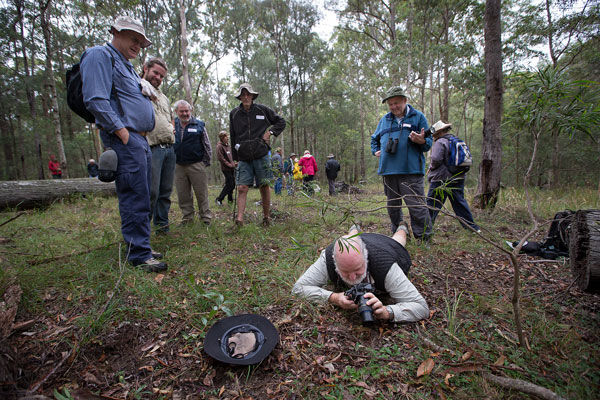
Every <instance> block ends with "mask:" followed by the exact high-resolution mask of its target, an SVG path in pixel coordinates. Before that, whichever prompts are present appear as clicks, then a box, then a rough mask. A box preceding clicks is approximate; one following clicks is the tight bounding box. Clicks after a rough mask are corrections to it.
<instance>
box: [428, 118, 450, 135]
mask: <svg viewBox="0 0 600 400" xmlns="http://www.w3.org/2000/svg"><path fill="white" fill-rule="evenodd" d="M451 127H452V124H447V123H445V122H443V121H441V120H440V121H438V122H436V123H435V124H433V126H432V128H433V129H432V130H433V131H434V132H436V133H437V132H439V131H443V130H444V129H448V128H451Z"/></svg>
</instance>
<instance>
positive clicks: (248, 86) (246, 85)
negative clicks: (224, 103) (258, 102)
mask: <svg viewBox="0 0 600 400" xmlns="http://www.w3.org/2000/svg"><path fill="white" fill-rule="evenodd" d="M244 89H246V90H247V91H248V93H250V94H251V95H253V96H254V98H255V99H256V98H257V97H258V92H256V91H254V89H252V86H251V85H250V84H249V83H242V84H241V85H240V87H239V88H238V91H237V94H236V95H235V98H236V99H238V100H239V99H240V96H241V95H242V90H244Z"/></svg>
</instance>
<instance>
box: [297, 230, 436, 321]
mask: <svg viewBox="0 0 600 400" xmlns="http://www.w3.org/2000/svg"><path fill="white" fill-rule="evenodd" d="M407 233H408V227H407V226H406V223H405V222H402V223H401V224H400V226H399V227H398V230H397V231H396V233H394V236H392V237H389V236H384V235H379V234H375V233H362V234H361V233H360V228H359V227H357V226H356V225H353V226H352V228H351V229H350V232H348V235H345V236H342V237H341V238H339V239H337V240H336V241H335V242H333V243H332V244H331V245H329V246H328V247H327V248H326V249H325V250H323V251H322V252H321V255H320V257H319V258H318V259H317V261H315V263H314V264H313V265H311V266H310V267H309V268H308V269H307V270H306V271H305V272H304V274H303V275H302V276H301V277H300V278H299V279H298V280H297V281H296V283H295V284H294V287H293V288H292V294H295V295H298V296H302V297H305V298H307V299H308V300H311V301H315V302H318V303H331V304H334V305H336V306H338V307H340V308H343V309H346V310H356V309H357V308H358V306H357V305H356V304H355V303H354V301H352V300H350V299H349V298H348V297H346V295H345V294H344V292H345V291H346V290H347V289H349V288H350V287H351V286H354V285H357V284H360V283H371V284H373V285H374V286H375V293H366V294H365V295H364V297H365V298H366V299H368V301H367V305H369V306H371V308H372V309H373V314H374V317H375V318H376V319H380V320H387V321H391V322H411V321H419V320H422V319H425V318H428V317H429V308H428V306H427V302H426V301H425V299H423V296H421V294H420V293H419V291H418V290H417V289H416V288H415V286H414V285H413V284H412V283H411V282H410V281H409V280H408V278H407V277H406V274H407V273H408V270H409V269H410V265H411V260H410V256H409V254H408V252H407V251H406V249H405V248H404V246H405V245H406V235H407ZM330 282H331V283H333V286H334V288H333V289H334V290H333V291H332V290H329V289H327V285H328V283H330ZM384 303H386V304H384Z"/></svg>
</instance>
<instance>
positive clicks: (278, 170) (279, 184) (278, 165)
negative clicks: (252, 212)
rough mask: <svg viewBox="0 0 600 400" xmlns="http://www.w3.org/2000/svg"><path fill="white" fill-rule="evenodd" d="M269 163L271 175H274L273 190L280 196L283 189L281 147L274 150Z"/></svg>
mask: <svg viewBox="0 0 600 400" xmlns="http://www.w3.org/2000/svg"><path fill="white" fill-rule="evenodd" d="M271 163H272V164H273V175H275V185H274V188H273V190H274V191H275V194H277V195H279V194H281V189H282V188H283V158H282V156H281V147H278V148H277V149H276V150H275V154H274V155H273V156H272V157H271Z"/></svg>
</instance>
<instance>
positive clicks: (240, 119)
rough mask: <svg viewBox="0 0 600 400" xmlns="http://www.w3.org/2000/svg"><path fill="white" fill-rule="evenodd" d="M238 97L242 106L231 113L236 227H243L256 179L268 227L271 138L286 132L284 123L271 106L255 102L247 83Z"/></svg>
mask: <svg viewBox="0 0 600 400" xmlns="http://www.w3.org/2000/svg"><path fill="white" fill-rule="evenodd" d="M235 97H236V98H237V99H238V100H240V101H241V104H240V105H239V106H238V107H236V108H234V109H233V110H231V112H230V113H229V136H230V139H231V146H232V153H233V159H234V160H235V161H237V162H238V166H237V176H236V182H237V185H238V212H237V216H236V219H235V223H236V225H237V226H241V225H242V224H243V221H244V211H245V210H246V198H247V196H248V189H249V188H250V185H252V184H253V182H254V180H255V178H256V180H257V182H258V185H259V190H260V197H261V203H262V208H263V226H269V224H270V206H271V189H270V187H269V181H270V180H271V178H272V173H271V157H270V156H269V150H270V148H271V147H270V146H269V140H270V137H271V136H275V137H277V136H279V134H280V133H281V132H282V131H283V130H284V129H285V120H284V119H283V118H282V117H280V116H279V115H277V114H276V113H275V111H273V110H272V109H270V108H269V107H267V106H265V105H262V104H257V103H254V100H255V99H256V98H257V97H258V92H256V91H255V90H254V89H252V86H250V84H248V83H242V84H241V85H240V87H239V88H238V91H237V94H236V96H235Z"/></svg>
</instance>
